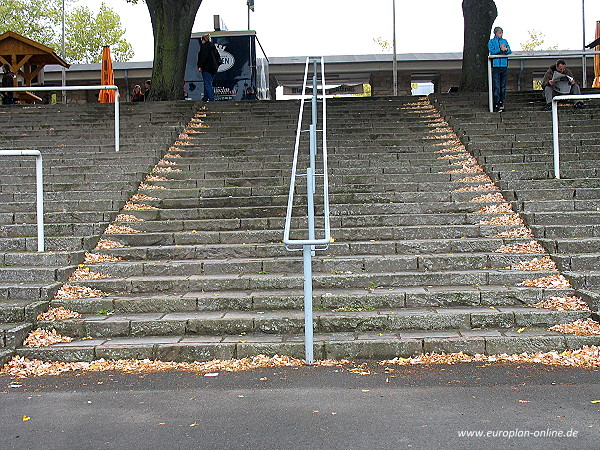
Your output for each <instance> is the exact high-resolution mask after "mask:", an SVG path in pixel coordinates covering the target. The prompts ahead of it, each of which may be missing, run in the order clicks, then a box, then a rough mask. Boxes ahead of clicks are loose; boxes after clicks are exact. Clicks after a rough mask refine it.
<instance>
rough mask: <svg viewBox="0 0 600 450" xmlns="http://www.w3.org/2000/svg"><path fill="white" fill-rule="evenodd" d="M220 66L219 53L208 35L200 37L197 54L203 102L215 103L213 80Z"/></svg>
mask: <svg viewBox="0 0 600 450" xmlns="http://www.w3.org/2000/svg"><path fill="white" fill-rule="evenodd" d="M220 65H221V56H220V55H219V51H218V50H217V48H216V47H215V44H213V43H212V41H211V39H210V34H205V35H204V36H202V40H201V45H200V51H199V52H198V72H200V73H202V81H203V82H204V97H202V101H204V102H214V101H215V90H214V88H213V78H214V76H215V75H216V74H217V72H218V70H219V66H220Z"/></svg>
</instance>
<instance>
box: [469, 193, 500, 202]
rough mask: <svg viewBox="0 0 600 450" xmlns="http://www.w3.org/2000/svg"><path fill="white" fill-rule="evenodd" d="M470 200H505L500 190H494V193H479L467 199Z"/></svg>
mask: <svg viewBox="0 0 600 450" xmlns="http://www.w3.org/2000/svg"><path fill="white" fill-rule="evenodd" d="M469 201H470V202H476V203H481V202H505V201H506V199H505V198H504V197H503V196H502V194H501V193H500V192H496V193H495V194H485V195H480V196H479V197H475V198H472V199H471V200H469Z"/></svg>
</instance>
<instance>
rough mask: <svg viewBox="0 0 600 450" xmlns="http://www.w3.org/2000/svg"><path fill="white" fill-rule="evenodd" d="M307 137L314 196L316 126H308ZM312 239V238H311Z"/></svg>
mask: <svg viewBox="0 0 600 450" xmlns="http://www.w3.org/2000/svg"><path fill="white" fill-rule="evenodd" d="M309 136H310V144H309V145H310V169H311V172H312V175H311V177H312V185H313V187H312V190H311V193H312V194H314V193H315V192H316V185H315V184H316V183H315V175H316V169H317V168H316V167H315V166H316V165H317V162H316V159H317V126H316V125H315V124H312V125H311V126H310V132H309ZM311 239H312V238H311Z"/></svg>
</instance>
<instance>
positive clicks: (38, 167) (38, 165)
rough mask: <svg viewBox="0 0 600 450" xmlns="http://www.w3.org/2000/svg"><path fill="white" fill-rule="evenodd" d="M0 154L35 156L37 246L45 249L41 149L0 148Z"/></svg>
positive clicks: (40, 250) (41, 249)
mask: <svg viewBox="0 0 600 450" xmlns="http://www.w3.org/2000/svg"><path fill="white" fill-rule="evenodd" d="M0 156H35V184H36V197H37V202H36V203H37V205H36V206H37V207H36V214H37V244H38V245H37V248H38V252H43V251H44V180H43V175H42V153H41V152H40V151H39V150H31V149H28V150H0Z"/></svg>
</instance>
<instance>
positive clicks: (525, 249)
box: [494, 241, 546, 255]
mask: <svg viewBox="0 0 600 450" xmlns="http://www.w3.org/2000/svg"><path fill="white" fill-rule="evenodd" d="M494 252H496V253H526V254H532V255H533V254H540V253H546V250H544V247H542V246H541V245H540V243H539V242H538V241H529V242H518V243H516V244H513V245H503V246H502V247H500V248H499V249H498V250H494Z"/></svg>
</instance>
